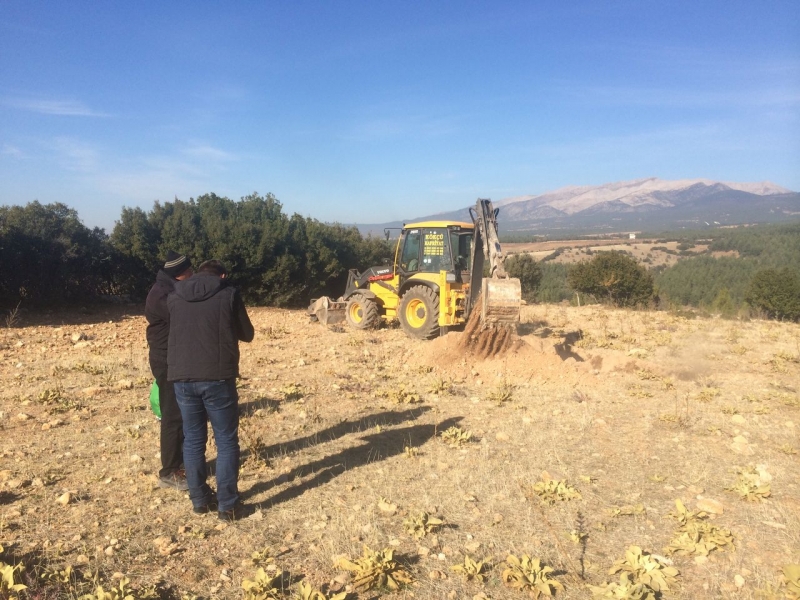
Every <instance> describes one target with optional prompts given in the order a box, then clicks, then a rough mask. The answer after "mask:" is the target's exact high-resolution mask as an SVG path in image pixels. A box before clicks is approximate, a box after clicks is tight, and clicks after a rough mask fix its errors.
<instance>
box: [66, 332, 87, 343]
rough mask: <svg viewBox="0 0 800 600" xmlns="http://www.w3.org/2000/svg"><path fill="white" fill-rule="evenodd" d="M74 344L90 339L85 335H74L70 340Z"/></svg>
mask: <svg viewBox="0 0 800 600" xmlns="http://www.w3.org/2000/svg"><path fill="white" fill-rule="evenodd" d="M69 339H71V340H72V342H73V343H75V342H80V341H81V340H86V339H88V338H87V337H86V334H85V333H73V334H72V335H71V336H70V338H69Z"/></svg>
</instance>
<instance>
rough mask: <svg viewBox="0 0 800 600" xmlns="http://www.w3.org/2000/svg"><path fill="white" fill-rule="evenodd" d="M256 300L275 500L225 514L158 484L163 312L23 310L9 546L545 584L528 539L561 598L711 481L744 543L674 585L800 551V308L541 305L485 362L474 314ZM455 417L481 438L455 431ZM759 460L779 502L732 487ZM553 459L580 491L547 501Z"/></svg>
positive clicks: (245, 473) (259, 442) (256, 426)
mask: <svg viewBox="0 0 800 600" xmlns="http://www.w3.org/2000/svg"><path fill="white" fill-rule="evenodd" d="M252 316H253V321H254V323H255V325H256V331H257V333H256V341H255V342H254V343H253V344H251V345H249V346H245V345H243V347H242V357H243V358H242V374H243V376H244V379H243V380H242V381H241V382H240V394H241V405H242V419H243V421H242V432H243V434H242V440H243V451H244V454H243V467H242V473H241V477H240V488H241V491H242V493H243V496H244V498H245V500H246V501H247V502H248V503H251V504H256V505H258V506H259V509H260V510H259V511H258V512H257V513H256V514H255V515H254V516H252V517H250V518H248V519H245V520H243V521H241V522H239V523H236V524H234V525H231V526H227V527H226V526H221V525H220V523H219V521H218V520H217V519H216V518H215V517H214V516H213V515H211V516H196V515H193V514H192V513H191V506H190V504H189V501H188V499H187V498H186V497H185V495H184V494H181V493H178V492H174V491H169V490H162V489H159V488H158V487H157V485H156V476H155V474H156V473H157V471H158V467H159V461H158V457H157V452H158V423H157V421H156V420H155V419H154V418H153V417H152V415H151V414H150V413H149V412H148V411H147V410H146V405H147V393H148V387H149V383H150V373H149V369H148V366H147V350H146V345H145V342H144V319H143V318H142V317H141V315H140V314H138V313H136V312H134V313H132V314H128V315H125V314H120V313H113V312H108V313H103V312H98V313H96V314H94V315H91V314H90V315H71V314H64V315H52V316H50V321H51V322H43V323H42V324H41V325H36V326H34V325H26V324H25V323H24V322H23V323H20V324H18V326H17V327H16V328H15V329H2V330H0V352H1V353H2V357H3V359H4V360H3V361H2V366H1V367H0V376H1V377H2V382H3V388H2V399H0V440H1V441H0V546H3V547H4V548H5V549H6V554H9V553H13V554H15V555H17V556H22V555H28V556H36V557H39V558H41V559H44V560H46V562H47V563H48V564H51V565H54V566H61V567H63V566H64V565H66V564H71V565H73V566H76V567H80V568H83V569H86V570H89V569H91V570H98V572H99V574H100V577H101V578H103V577H104V578H106V580H108V581H111V576H112V574H114V573H115V572H120V573H124V574H126V575H127V576H128V577H129V578H130V579H131V585H134V586H136V587H139V588H143V587H147V586H149V585H153V584H155V583H156V582H159V581H161V582H163V583H164V584H166V585H167V586H169V587H170V588H171V589H172V590H173V591H174V592H173V595H177V596H180V595H182V594H197V595H199V596H202V597H219V598H237V597H241V595H242V590H241V582H242V581H243V580H244V579H250V580H253V578H254V577H255V573H256V570H257V568H256V566H255V565H254V563H253V553H254V552H262V551H263V550H264V548H265V547H271V548H273V549H274V555H272V556H274V560H275V564H277V565H278V567H279V568H280V569H282V570H283V571H285V572H286V573H287V574H288V575H287V577H288V579H287V578H286V577H285V578H284V580H286V581H291V580H292V578H294V580H296V579H297V578H299V577H301V576H302V577H304V578H305V580H306V581H308V582H309V583H310V584H312V585H313V586H314V587H315V588H325V589H328V588H327V587H326V586H329V585H331V584H332V589H338V587H341V586H342V585H344V584H346V578H345V577H344V574H345V573H344V571H342V570H340V569H337V568H336V567H335V566H334V564H335V560H336V559H337V558H339V557H342V556H348V557H358V556H361V555H362V552H363V547H364V546H367V547H369V548H371V549H373V550H376V551H379V550H382V549H384V548H391V549H393V550H394V558H393V560H395V561H397V563H398V565H399V566H400V567H402V568H403V569H405V570H407V571H408V572H409V573H410V574H411V575H412V576H413V577H414V578H415V579H416V583H414V584H412V585H410V586H408V587H407V588H405V589H404V590H401V591H400V592H395V593H394V597H412V596H413V597H417V598H472V597H474V596H476V595H477V594H479V593H484V594H486V595H487V596H488V597H492V598H513V597H525V595H524V593H522V592H515V591H513V590H511V589H508V588H506V587H505V586H504V585H503V583H502V580H501V574H502V570H503V567H502V565H503V562H504V561H505V560H506V559H507V557H508V555H509V554H512V555H516V556H522V555H528V556H530V557H531V558H532V559H540V560H541V563H542V564H545V565H548V566H552V567H553V569H554V571H553V573H551V574H550V577H551V578H553V579H555V580H557V581H558V582H559V583H560V584H562V585H563V586H564V589H563V590H557V592H556V597H563V598H585V597H587V595H588V593H589V592H588V590H587V588H586V585H587V584H592V585H595V586H597V585H601V584H602V583H603V582H605V581H609V580H610V579H613V577H611V578H610V577H609V576H608V570H609V568H611V566H612V564H613V561H614V559H615V558H617V557H619V556H623V555H624V553H625V550H626V549H627V548H629V547H630V546H634V545H635V546H638V547H641V548H642V550H644V551H646V552H651V553H654V554H662V553H663V551H664V548H665V547H666V546H668V545H669V544H670V542H671V540H672V539H673V533H674V531H673V530H674V525H675V524H674V521H672V520H670V519H666V518H665V517H666V516H667V515H668V514H669V513H670V512H671V511H673V510H674V507H675V500H676V499H680V500H682V502H683V503H684V504H686V506H687V507H688V508H689V509H690V510H695V507H696V504H697V502H698V500H699V499H712V500H716V501H718V502H720V503H721V504H722V506H723V508H724V512H723V513H722V514H719V515H712V517H711V519H712V520H713V523H714V525H716V526H718V527H720V528H722V529H725V530H730V531H731V533H732V535H733V536H734V539H735V546H736V550H735V551H732V552H731V551H725V552H717V551H714V552H711V553H710V554H709V556H708V557H707V559H706V560H705V561H703V560H700V561H695V559H693V558H692V557H682V556H676V557H673V560H674V562H675V566H676V567H678V569H679V571H680V577H679V578H678V586H677V587H676V588H675V589H674V591H673V596H672V597H676V598H720V597H729V596H730V597H733V596H734V595H735V596H736V597H737V598H755V597H756V591H757V590H758V589H763V588H766V587H767V586H768V585H772V586H777V585H778V582H779V581H780V568H781V566H782V565H785V564H789V563H798V562H800V487H799V486H800V484H799V483H798V482H800V466H798V461H797V456H796V455H795V454H792V452H796V451H797V450H798V449H800V443H798V427H800V403H798V389H797V385H798V383H797V382H798V381H800V377H798V371H799V370H800V364H798V360H797V356H798V355H800V352H798V348H800V343H799V342H800V327H798V326H796V325H791V324H779V323H769V322H758V321H750V322H741V323H735V324H732V323H730V322H723V321H718V320H691V321H689V320H686V319H682V318H679V317H675V316H671V315H670V314H667V313H653V312H631V311H621V310H612V309H606V308H602V307H583V308H565V307H560V306H529V307H525V308H524V313H523V327H522V328H521V330H522V332H523V334H524V335H523V336H522V340H523V341H524V344H523V346H522V347H521V348H520V349H518V350H517V351H516V352H515V353H509V354H507V355H506V356H504V357H503V358H502V359H496V360H489V361H481V360H477V359H474V358H469V357H464V356H463V355H461V354H460V353H459V350H458V337H459V334H457V333H455V334H450V335H448V336H446V337H445V338H442V339H439V340H435V341H433V342H430V343H421V342H416V341H412V340H409V339H407V338H406V337H405V336H404V335H403V334H402V332H400V331H399V330H398V329H392V328H390V329H381V330H378V331H370V332H357V331H351V330H347V329H345V330H335V329H325V328H323V327H321V326H319V325H317V324H311V323H309V322H308V321H307V320H306V318H305V316H304V314H303V313H301V312H292V311H281V310H270V309H255V310H253V311H252ZM81 321H83V322H81ZM579 331H580V332H581V333H582V336H580V335H575V333H576V332H579ZM77 334H84V335H85V336H86V337H87V338H88V339H85V340H78V341H76V342H73V341H72V339H73V336H76V335H77ZM598 342H599V343H598ZM738 348H745V349H746V351H744V352H741V351H739V350H738ZM399 390H403V391H402V393H401V392H399ZM498 394H499V395H498ZM500 395H501V396H502V400H501V398H500ZM414 396H417V397H418V400H419V401H418V402H417V401H414V402H411V401H410V400H408V399H409V398H412V397H414ZM452 426H457V427H460V428H462V429H463V430H464V431H470V432H472V438H471V439H470V440H469V443H466V444H462V445H450V444H447V443H445V442H443V441H442V437H441V435H440V434H441V433H442V432H443V431H445V430H447V429H448V428H450V427H452ZM406 448H410V449H413V452H411V451H407V450H406ZM209 456H210V457H212V458H213V449H212V450H211V451H210V454H209ZM750 468H758V469H761V472H763V473H766V475H762V478H768V479H770V481H769V483H770V492H771V494H770V495H769V496H768V497H764V498H761V501H760V502H746V501H742V500H740V499H739V498H738V497H737V496H736V495H735V494H732V493H730V492H726V491H725V488H727V487H730V486H731V484H732V482H734V481H736V478H737V474H738V473H739V472H741V471H742V470H744V469H750ZM545 480H555V481H562V480H563V481H567V482H569V484H570V485H574V487H575V488H576V489H577V490H578V491H579V492H580V498H574V499H572V500H570V501H565V502H554V503H552V504H551V503H545V502H541V501H540V500H539V498H537V497H535V496H530V494H529V497H530V498H531V499H528V498H526V493H525V492H526V490H530V489H531V485H532V484H535V483H536V482H540V481H545ZM67 492H68V493H69V501H68V502H67V503H66V504H62V503H59V502H57V501H56V500H57V499H58V498H59V497H62V498H63V495H64V494H65V493H67ZM422 512H425V513H427V514H428V515H430V517H432V518H437V519H442V520H443V522H444V525H443V526H442V527H441V528H440V529H439V530H438V531H436V532H433V533H430V534H428V535H425V536H424V537H421V538H419V539H417V538H415V537H413V536H412V535H410V534H408V533H407V532H406V531H405V528H404V521H406V520H407V519H409V518H410V517H413V516H415V515H419V514H420V513H422ZM165 540H166V541H165ZM167 542H168V543H167ZM464 557H472V558H474V559H475V560H476V561H483V562H485V564H486V565H487V567H486V571H485V576H486V580H485V582H480V581H479V579H476V578H473V579H471V580H469V579H467V578H466V577H463V576H460V575H459V574H457V573H455V572H453V571H452V570H451V569H450V567H451V566H452V565H454V564H458V563H463V562H464V560H465V559H464ZM489 567H491V568H489ZM737 575H738V576H740V577H741V578H743V580H744V587H742V588H741V589H738V588H737V587H736V585H735V578H736V576H737ZM615 577H616V576H615ZM334 578H336V579H334ZM343 582H344V583H343ZM670 587H672V586H670ZM361 597H372V596H369V595H365V594H361Z"/></svg>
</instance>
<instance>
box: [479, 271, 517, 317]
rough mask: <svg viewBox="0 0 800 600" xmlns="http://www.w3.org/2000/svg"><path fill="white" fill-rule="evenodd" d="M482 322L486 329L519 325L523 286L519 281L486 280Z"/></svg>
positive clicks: (484, 281) (483, 289)
mask: <svg viewBox="0 0 800 600" xmlns="http://www.w3.org/2000/svg"><path fill="white" fill-rule="evenodd" d="M481 287H482V289H481V296H482V297H483V302H482V303H481V322H482V323H483V326H484V327H492V326H494V325H511V326H513V327H516V326H517V325H518V324H519V314H520V306H521V305H522V286H521V285H520V281H519V279H516V278H514V277H509V278H506V279H498V278H488V277H487V278H485V279H484V280H483V283H482V285H481Z"/></svg>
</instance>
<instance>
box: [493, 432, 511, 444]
mask: <svg viewBox="0 0 800 600" xmlns="http://www.w3.org/2000/svg"><path fill="white" fill-rule="evenodd" d="M494 439H496V440H497V441H498V442H507V441H508V440H510V439H511V438H510V437H509V435H508V434H507V433H504V432H502V431H498V432H497V433H496V434H495V436H494Z"/></svg>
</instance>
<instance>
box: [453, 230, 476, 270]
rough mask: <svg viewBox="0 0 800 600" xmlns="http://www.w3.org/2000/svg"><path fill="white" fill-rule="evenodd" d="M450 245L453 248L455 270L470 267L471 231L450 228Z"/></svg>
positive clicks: (468, 268)
mask: <svg viewBox="0 0 800 600" xmlns="http://www.w3.org/2000/svg"><path fill="white" fill-rule="evenodd" d="M450 247H451V248H452V249H453V262H454V263H455V265H454V266H455V269H456V270H457V271H469V270H470V269H471V268H472V265H471V264H470V262H471V261H472V232H471V231H470V232H464V231H454V230H452V229H451V230H450Z"/></svg>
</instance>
